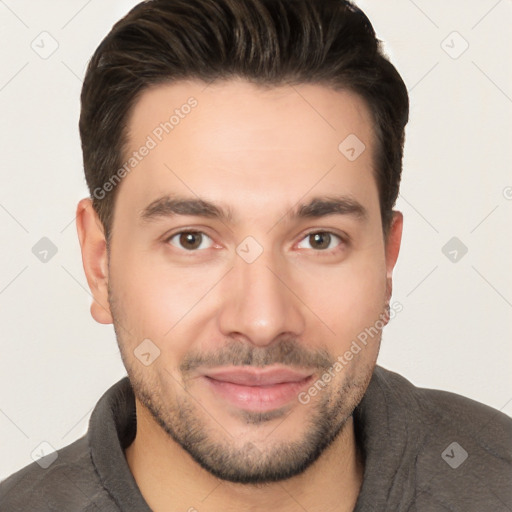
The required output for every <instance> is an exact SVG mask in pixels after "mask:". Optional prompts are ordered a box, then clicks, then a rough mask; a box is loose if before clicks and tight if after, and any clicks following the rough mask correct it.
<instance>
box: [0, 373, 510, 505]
mask: <svg viewBox="0 0 512 512" xmlns="http://www.w3.org/2000/svg"><path fill="white" fill-rule="evenodd" d="M354 425H355V429H356V438H357V443H358V446H359V447H360V449H361V451H362V453H363V455H364V458H365V469H364V481H363V485H362V487H361V491H360V494H359V498H358V500H357V505H356V508H355V509H354V510H355V512H363V511H364V512H370V511H390V512H391V511H392V512H406V511H407V512H414V511H417V512H434V511H435V512H442V511H461V512H473V511H474V512H487V511H489V512H502V511H503V512H505V511H509V512H510V511H512V419H510V418H509V417H508V416H506V415H504V414H502V413H500V412H499V411H496V410H494V409H492V408H490V407H487V406H485V405H483V404H480V403H478V402H474V401H472V400H469V399H468V398H464V397H462V396H459V395H456V394H453V393H447V392H444V391H435V390H428V389H422V388H417V387H415V386H413V385H412V384H411V383H410V382H408V381H407V380H406V379H404V378H403V377H401V376H400V375H398V374H396V373H393V372H390V371H388V370H385V369H384V368H382V367H377V368H376V369H375V372H374V375H373V377H372V380H371V382H370V385H369V387H368V390H367V392H366V394H365V396H364V398H363V400H362V401H361V403H360V404H359V406H358V407H357V408H356V409H355V411H354ZM135 432H136V414H135V399H134V395H133V390H132V388H131V386H130V382H129V380H128V377H125V378H123V379H122V380H120V381H119V382H117V383H116V384H115V385H113V386H112V387H111V388H110V389H109V390H108V391H107V392H106V393H105V394H104V395H103V396H102V397H101V399H100V400H99V401H98V403H97V404H96V407H95V408H94V411H93V413H92V415H91V418H90V422H89V429H88V432H87V434H86V435H85V436H83V437H82V438H80V439H78V440H77V441H75V442H73V443H72V444H70V445H68V446H66V447H65V448H62V449H60V450H58V452H57V454H58V457H57V459H56V460H55V461H54V462H53V463H52V464H51V465H50V466H49V467H48V468H47V469H43V468H42V467H41V465H40V464H39V463H40V462H42V460H43V459H41V460H40V461H38V462H34V463H32V464H30V465H28V466H26V467H25V468H23V469H21V470H20V471H18V472H16V473H14V474H13V475H11V476H10V477H8V478H7V479H6V480H4V481H2V482H1V483H0V511H1V512H23V511H30V512H43V511H44V512H48V511H59V512H68V511H73V512H74V511H84V512H85V511H87V512H89V511H102V512H119V511H137V512H139V511H140V512H148V511H150V510H151V509H150V508H149V506H148V505H147V503H146V502H145V500H144V498H143V496H142V494H141V493H140V490H139V489H138V487H137V484H136V482H135V480H134V478H133V476H132V474H131V472H130V469H129V467H128V464H127V462H126V458H125V455H124V449H125V448H126V447H127V446H129V445H130V444H131V442H132V441H133V439H134V437H135ZM46 457H49V456H48V455H47V456H46Z"/></svg>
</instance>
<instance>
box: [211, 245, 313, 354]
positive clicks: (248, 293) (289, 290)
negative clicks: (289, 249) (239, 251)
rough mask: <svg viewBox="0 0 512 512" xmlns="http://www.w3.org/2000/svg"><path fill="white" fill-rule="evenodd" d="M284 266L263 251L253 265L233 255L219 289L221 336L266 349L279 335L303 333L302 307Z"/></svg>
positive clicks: (294, 335)
mask: <svg viewBox="0 0 512 512" xmlns="http://www.w3.org/2000/svg"><path fill="white" fill-rule="evenodd" d="M284 267H285V265H284V264H281V265H280V266H278V265H277V262H276V261H272V257H271V256H270V255H269V254H267V253H266V252H265V251H264V252H263V254H262V255H261V256H260V257H259V258H258V259H257V260H256V261H254V262H252V263H247V262H246V261H244V260H243V259H242V258H240V257H238V256H236V260H235V263H234V268H233V269H232V270H231V271H230V272H229V273H228V275H227V276H226V279H224V280H223V282H222V289H221V290H220V293H221V294H222V304H221V309H220V312H219V316H218V322H219V328H220V330H221V332H222V334H223V335H224V336H227V337H232V338H238V339H240V338H243V339H245V340H246V341H247V342H250V343H252V344H254V345H258V346H266V345H270V344H272V343H273V341H274V340H276V339H277V338H278V337H280V336H283V335H288V336H293V337H297V336H300V335H301V334H302V333H303V331H304V328H305V317H304V315H303V310H302V309H301V306H302V304H301V302H300V300H299V299H298V298H297V297H296V295H295V294H294V291H293V284H292V283H290V281H291V279H290V277H289V275H288V274H289V273H287V272H286V271H285V268H284Z"/></svg>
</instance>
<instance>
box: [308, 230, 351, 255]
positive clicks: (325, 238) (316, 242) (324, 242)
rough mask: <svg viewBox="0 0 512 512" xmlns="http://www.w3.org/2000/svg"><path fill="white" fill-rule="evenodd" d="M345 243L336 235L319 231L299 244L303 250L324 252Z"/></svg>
mask: <svg viewBox="0 0 512 512" xmlns="http://www.w3.org/2000/svg"><path fill="white" fill-rule="evenodd" d="M342 242H343V240H342V239H341V237H339V236H338V235H335V234H334V233H328V232H327V231H317V232H316V233H310V234H309V235H307V236H306V237H304V239H303V240H301V242H300V243H299V246H298V247H299V248H301V249H315V250H317V251H324V250H326V249H335V248H336V246H337V245H340V244H341V243H342Z"/></svg>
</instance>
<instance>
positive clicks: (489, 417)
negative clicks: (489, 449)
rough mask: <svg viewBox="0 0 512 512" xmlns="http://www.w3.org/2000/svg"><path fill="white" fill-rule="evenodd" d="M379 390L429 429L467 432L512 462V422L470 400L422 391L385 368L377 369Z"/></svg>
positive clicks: (428, 390)
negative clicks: (390, 396) (505, 455)
mask: <svg viewBox="0 0 512 512" xmlns="http://www.w3.org/2000/svg"><path fill="white" fill-rule="evenodd" d="M375 376H376V381H377V384H378V386H379V387H380V388H381V389H382V390H383V391H384V393H386V394H388V395H392V396H393V398H394V399H395V401H396V402H398V403H400V404H401V405H402V406H403V407H406V408H407V413H408V416H409V417H410V418H411V419H415V418H416V419H417V420H418V423H419V422H421V424H422V425H424V426H425V427H429V426H430V427H432V426H434V425H436V426H437V427H438V428H445V429H447V430H449V431H457V432H464V433H465V434H466V435H468V436H471V437H474V438H475V439H479V440H480V441H481V442H482V443H485V444H487V445H489V446H491V445H492V446H494V447H495V450H496V451H499V452H500V453H508V454H509V455H510V457H511V460H512V444H511V441H512V418H510V417H509V416H507V415H506V414H504V413H502V412H500V411H498V410H497V409H493V408H492V407H489V406H488V405H485V404H482V403H480V402H477V401H475V400H472V399H470V398H467V397H464V396H462V395H458V394H456V393H451V392H448V391H442V390H437V389H428V388H421V387H417V386H415V385H413V384H412V383H411V382H410V381H408V380H407V379H406V378H404V377H402V376H401V375H399V374H397V373H394V372H392V371H389V370H386V369H384V368H382V367H377V368H376V369H375Z"/></svg>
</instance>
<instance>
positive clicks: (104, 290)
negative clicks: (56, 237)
mask: <svg viewBox="0 0 512 512" xmlns="http://www.w3.org/2000/svg"><path fill="white" fill-rule="evenodd" d="M76 227H77V232H78V239H79V241H80V248H81V251H82V263H83V266H84V271H85V275H86V278H87V283H88V284H89V288H90V290H91V293H92V296H93V302H92V304H91V315H92V317H93V318H94V319H95V320H96V321H97V322H98V323H100V324H111V323H112V315H111V312H110V307H109V303H108V254H107V243H106V240H105V233H104V230H103V227H102V225H101V221H100V220H99V218H98V214H97V213H96V211H95V210H94V208H93V206H92V201H91V199H89V198H85V199H82V200H81V201H80V202H79V203H78V206H77V210H76Z"/></svg>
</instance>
